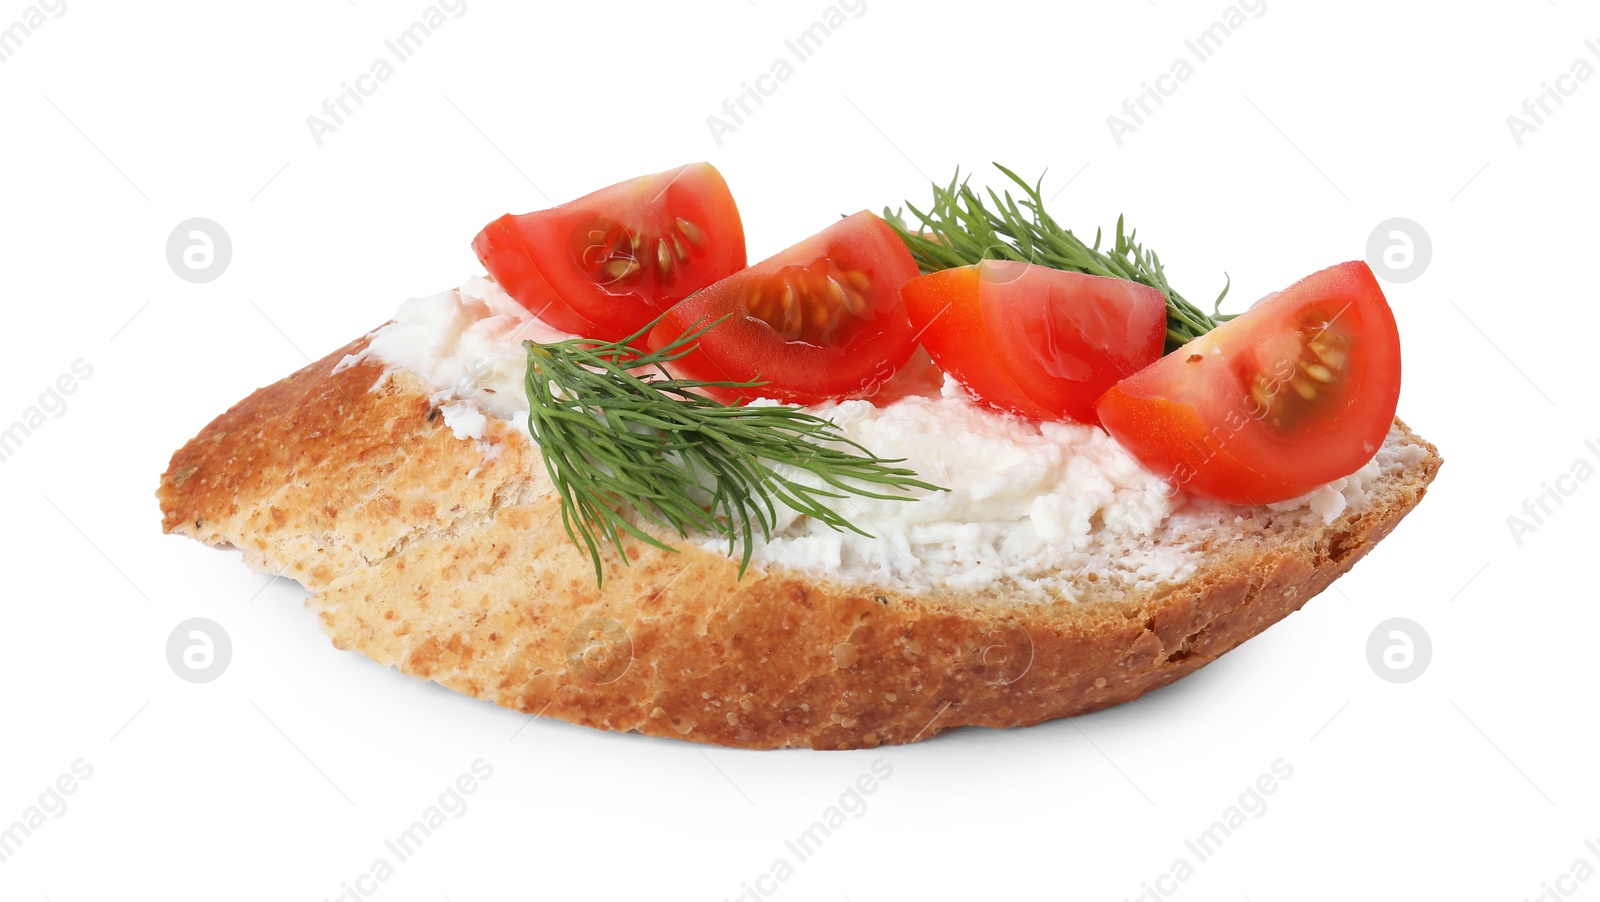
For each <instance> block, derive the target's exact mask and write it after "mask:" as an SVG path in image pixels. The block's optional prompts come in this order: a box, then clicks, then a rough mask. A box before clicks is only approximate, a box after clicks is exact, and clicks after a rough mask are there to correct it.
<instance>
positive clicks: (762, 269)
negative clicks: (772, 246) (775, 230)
mask: <svg viewBox="0 0 1600 902" xmlns="http://www.w3.org/2000/svg"><path fill="white" fill-rule="evenodd" d="M916 275H917V264H916V261H915V260H913V259H912V257H911V252H910V251H908V250H906V247H905V245H904V244H902V243H901V241H900V239H899V237H898V236H897V235H896V234H895V232H894V230H893V229H891V228H890V227H889V224H888V223H886V222H884V221H883V220H882V219H879V218H878V217H877V216H875V215H873V214H872V213H869V212H866V211H862V212H860V213H857V214H855V215H854V216H850V217H847V218H846V219H844V220H842V221H840V222H838V223H835V224H834V225H831V226H829V227H828V228H826V229H823V230H822V231H821V232H818V233H817V234H815V235H813V236H811V237H810V238H807V239H806V240H804V241H802V242H800V243H799V244H796V245H795V246H793V247H791V248H789V249H788V250H785V251H782V252H780V253H778V254H776V255H774V256H772V257H770V258H768V259H766V260H763V261H762V262H760V263H757V264H756V265H754V266H752V267H750V268H749V269H746V270H744V271H742V272H739V273H736V274H734V275H732V276H729V277H728V278H726V279H723V280H722V281H720V282H718V283H716V284H715V285H712V286H711V287H709V288H707V289H705V290H704V291H701V292H700V293H698V294H696V295H694V296H693V297H691V298H689V299H688V300H686V301H683V302H682V303H680V304H678V305H677V306H675V307H673V308H672V309H671V310H669V311H668V312H667V314H666V316H665V317H663V318H662V320H661V322H660V323H658V324H657V325H656V327H655V329H654V330H652V331H651V333H650V338H649V343H650V347H652V348H655V349H660V348H662V347H665V346H666V345H667V344H669V343H671V342H672V341H674V340H676V339H677V338H678V337H680V336H682V335H684V334H685V333H687V332H689V331H690V330H692V329H695V328H697V327H698V328H704V327H706V326H709V325H710V324H711V323H713V322H717V321H718V320H721V321H720V322H718V323H717V325H716V326H715V327H714V328H712V329H711V330H710V331H709V332H707V333H706V334H705V335H704V336H702V337H701V338H700V343H699V347H698V348H697V349H696V350H695V351H694V352H692V353H691V354H689V355H688V356H686V357H684V358H682V359H681V360H679V361H677V362H676V363H675V364H674V365H673V371H674V373H675V374H677V375H679V376H681V377H684V378H690V379H699V380H705V381H715V382H751V381H758V380H759V381H763V382H765V383H766V384H764V385H761V386H758V387H754V388H745V389H711V391H712V393H713V394H714V395H716V396H717V397H719V398H721V399H722V400H726V401H734V400H751V399H754V398H774V399H777V400H781V401H787V402H790V403H795V404H816V403H819V402H821V401H826V400H833V399H839V398H855V397H866V396H867V395H870V394H872V393H873V392H875V391H876V390H877V389H878V387H879V386H881V385H882V384H883V382H885V381H887V380H888V379H889V377H891V376H893V375H894V373H895V371H896V370H898V369H900V367H901V366H903V365H904V364H905V362H906V359H907V358H909V357H910V356H911V352H912V351H913V350H914V349H915V348H916V341H915V340H914V338H913V337H912V333H911V322H910V320H909V319H907V318H906V312H905V307H904V305H903V304H902V303H901V300H900V288H901V286H903V285H904V284H905V283H906V282H908V281H910V280H911V279H912V278H914V277H915V276H916ZM723 317H726V319H723Z"/></svg>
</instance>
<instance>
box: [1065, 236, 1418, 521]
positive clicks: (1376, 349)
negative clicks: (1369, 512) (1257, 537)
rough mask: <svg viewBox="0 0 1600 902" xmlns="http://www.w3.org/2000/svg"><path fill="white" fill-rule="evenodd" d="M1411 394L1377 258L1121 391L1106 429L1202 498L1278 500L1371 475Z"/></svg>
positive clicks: (1233, 326)
mask: <svg viewBox="0 0 1600 902" xmlns="http://www.w3.org/2000/svg"><path fill="white" fill-rule="evenodd" d="M1399 399H1400V336H1399V331H1398V330H1397V328H1396V327H1395V321H1394V314H1393V312H1392V311H1390V309H1389V304H1388V301H1387V300H1385V299H1384V296H1383V290H1382V289H1381V288H1379V287H1378V282H1377V280H1376V279H1375V278H1373V275H1372V270H1371V269H1369V268H1368V267H1367V265H1366V264H1365V263H1361V262H1352V263H1344V264H1340V265H1338V266H1334V267H1331V268H1329V269H1325V270H1322V271H1321V272H1318V273H1315V274H1313V275H1311V276H1308V277H1307V278H1305V279H1302V280H1301V281H1299V282H1296V283H1295V284H1293V285H1291V286H1289V287H1288V288H1286V289H1284V290H1283V291H1281V292H1279V293H1278V294H1276V295H1273V296H1271V297H1269V298H1267V299H1266V300H1263V301H1262V302H1260V303H1258V304H1257V305H1256V306H1255V307H1252V308H1251V309H1250V310H1249V311H1247V312H1246V313H1244V314H1241V315H1240V316H1239V317H1238V318H1236V319H1233V320H1231V321H1229V322H1227V323H1224V324H1223V325H1221V326H1219V327H1217V328H1216V329H1214V330H1213V331H1211V332H1209V333H1207V334H1205V335H1202V336H1200V337H1199V338H1196V339H1194V340H1193V341H1191V342H1189V343H1188V344H1186V345H1184V346H1183V347H1181V348H1179V349H1178V350H1176V351H1174V352H1172V353H1171V354H1168V355H1167V356H1166V357H1164V358H1162V359H1161V360H1159V361H1157V362H1156V363H1154V364H1152V365H1151V366H1149V367H1146V368H1145V369H1143V370H1141V371H1139V372H1138V373H1135V374H1134V375H1132V376H1130V377H1128V378H1127V379H1124V380H1122V381H1121V382H1119V383H1117V384H1116V385H1115V386H1113V387H1112V388H1111V389H1110V390H1109V391H1107V392H1106V393H1105V395H1104V396H1103V397H1102V398H1101V399H1100V400H1099V402H1098V403H1097V404H1096V405H1095V406H1096V410H1097V411H1098V412H1099V414H1100V421H1101V423H1102V424H1103V425H1104V426H1105V428H1106V431H1108V432H1110V433H1111V436H1112V437H1113V438H1115V439H1116V440H1117V441H1118V443H1120V444H1121V445H1122V446H1123V447H1124V448H1126V449H1127V450H1128V451H1129V453H1131V454H1132V455H1133V456H1134V457H1135V458H1137V459H1138V460H1139V461H1140V462H1141V463H1142V464H1144V466H1145V467H1147V468H1148V469H1150V470H1151V471H1152V472H1154V473H1156V474H1158V475H1161V476H1164V477H1166V478H1167V479H1168V480H1169V481H1171V482H1172V483H1174V484H1175V485H1177V486H1178V487H1180V488H1182V489H1183V490H1185V491H1187V492H1189V493H1191V494H1195V495H1198V496H1201V497H1206V498H1214V499H1217V500H1220V501H1228V502H1232V503H1235V504H1267V503H1271V502H1274V501H1284V500H1287V499H1290V498H1294V497H1298V496H1300V495H1303V494H1305V493H1306V492H1309V491H1311V490H1312V489H1313V488H1315V487H1317V486H1319V485H1321V484H1323V483H1326V482H1329V481H1331V480H1334V479H1338V478H1339V477H1341V476H1348V475H1349V474H1351V473H1353V472H1355V471H1356V470H1358V469H1360V468H1361V467H1362V466H1363V465H1364V464H1366V463H1367V461H1369V460H1371V459H1372V457H1373V455H1374V454H1376V453H1377V451H1378V448H1379V446H1381V445H1382V444H1383V440H1384V437H1385V436H1386V435H1387V434H1388V432H1389V428H1390V425H1391V424H1392V423H1393V421H1394V412H1395V408H1396V406H1397V405H1398V404H1399Z"/></svg>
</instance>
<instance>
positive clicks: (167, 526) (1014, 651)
mask: <svg viewBox="0 0 1600 902" xmlns="http://www.w3.org/2000/svg"><path fill="white" fill-rule="evenodd" d="M364 347H365V339H361V340H358V341H356V342H352V343H351V344H350V345H348V346H346V347H345V348H341V349H340V350H338V351H336V352H334V353H333V354H331V355H329V356H328V357H327V358H325V359H323V360H321V361H318V362H317V363H314V364H311V365H310V366H307V367H306V368H305V369H302V370H301V371H300V372H298V373H295V374H294V375H292V376H290V377H288V378H287V379H284V380H283V381H281V382H278V383H276V384H274V385H271V386H268V387H266V388H263V389H260V390H258V391H257V392H255V393H254V394H252V395H251V396H250V397H249V398H247V399H245V400H244V401H243V402H241V403H240V404H238V405H236V406H235V407H234V408H233V409H231V410H229V411H228V412H227V413H225V414H223V415H222V416H220V417H218V418H217V419H216V420H215V421H214V422H213V423H211V425H209V426H208V427H206V429H204V430H203V431H202V432H201V433H200V434H199V435H198V436H196V437H195V438H194V439H192V440H191V441H190V442H189V443H188V444H187V445H185V446H184V447H183V448H182V449H181V450H179V451H178V452H177V453H176V454H175V455H174V456H173V458H172V463H171V465H170V466H169V468H168V470H167V472H166V474H165V475H163V477H162V481H161V487H160V489H159V491H158V493H157V494H158V497H159V498H160V501H161V507H162V512H163V529H164V530H165V531H167V532H176V533H181V534H185V535H189V536H192V537H194V538H196V539H199V540H201V541H203V542H207V543H209V544H212V545H232V546H236V547H239V548H241V549H243V550H244V552H245V556H246V560H247V562H249V563H251V564H252V565H253V566H256V567H258V568H259V569H263V570H267V571H269V572H281V573H284V574H286V575H290V576H293V577H294V578H296V579H297V580H299V581H300V582H301V583H302V584H303V585H305V586H306V587H307V588H308V589H310V590H312V592H313V594H312V596H311V597H310V599H309V600H308V602H307V604H308V606H309V607H310V608H311V609H312V610H314V611H315V612H316V613H317V615H318V617H319V619H320V620H321V622H322V624H323V627H324V629H325V630H326V631H327V632H328V634H329V635H330V636H331V637H332V639H333V642H334V644H335V645H336V646H337V647H339V648H343V649H350V650H355V651H360V652H362V653H363V654H365V655H367V656H368V657H370V658H372V659H373V660H375V661H377V662H379V663H381V664H385V665H391V666H395V667H398V668H399V669H400V670H402V671H404V672H405V673H408V674H411V675H414V676H418V677H421V678H424V679H430V680H433V681H435V682H438V683H441V684H443V685H445V686H448V687H450V688H452V689H455V690H457V691H460V692H462V693H465V694H467V695H470V696H473V697H475V698H484V699H488V700H491V701H494V702H495V703H497V704H500V705H503V706H505V707H508V708H513V709H515V710H518V711H523V712H526V713H530V714H541V715H543V716H546V717H556V718H559V719H561V720H566V721H570V722H573V723H578V724H583V725H586V726H592V727H598V728H602V729H610V730H632V731H637V732H641V733H646V734H649V735H655V736H667V737H673V738H684V739H689V740H692V741H695V742H709V743H715V744H718V745H728V746H739V747H745V748H775V747H784V746H810V747H812V748H819V749H851V748H862V747H873V746H877V745H880V744H893V743H903V742H912V741H916V740H919V739H926V738H928V737H929V736H933V735H936V734H938V733H941V732H944V731H946V730H950V729H953V728H955V727H959V726H964V725H981V726H989V727H1011V726H1027V725H1032V724H1035V723H1039V722H1041V721H1045V720H1050V719H1053V718H1057V717H1067V716H1072V715H1075V714H1082V713H1086V712H1090V711H1096V710H1099V709H1102V708H1107V707H1110V706H1112V705H1117V704H1121V703H1122V702H1126V701H1130V700H1132V699H1135V698H1138V697H1139V696H1141V695H1143V694H1145V693H1146V692H1149V691H1151V690H1152V689H1156V688H1159V687H1161V686H1165V685H1167V684H1168V683H1171V682H1173V681H1174V680H1177V679H1179V678H1181V677H1183V676H1185V675H1187V674H1189V673H1192V672H1194V671H1195V670H1197V669H1199V668H1200V667H1202V666H1204V665H1205V664H1207V663H1209V662H1210V661H1212V660H1215V659H1216V658H1217V657H1218V656H1220V655H1222V654H1224V653H1226V652H1227V651H1229V650H1231V649H1233V648H1234V647H1236V646H1237V645H1239V644H1240V643H1241V642H1243V641H1245V640H1246V639H1249V638H1250V637H1252V636H1254V635H1256V634H1257V633H1260V632H1261V631H1262V630H1264V629H1266V628H1267V627H1268V626H1271V625H1272V624H1273V623H1276V622H1277V621H1279V620H1281V619H1282V618H1284V617H1285V616H1287V615H1288V614H1290V613H1291V612H1293V611H1295V610H1298V609H1299V608H1300V607H1301V606H1302V605H1304V604H1305V603H1306V602H1307V601H1308V600H1310V599H1311V598H1312V597H1313V596H1315V595H1316V594H1317V593H1318V592H1321V591H1322V590H1323V589H1324V588H1326V587H1327V586H1328V584H1329V583H1331V582H1332V581H1333V580H1335V579H1337V578H1338V577H1339V576H1340V575H1341V574H1343V573H1344V572H1345V571H1346V570H1348V569H1350V567H1351V566H1353V565H1354V564H1355V562H1356V561H1358V560H1360V559H1361V557H1363V556H1364V555H1365V554H1366V553H1367V552H1368V551H1369V550H1371V548H1372V547H1373V546H1374V545H1375V544H1377V542H1378V541H1379V540H1381V539H1382V538H1383V537H1384V536H1386V535H1388V533H1389V532H1390V531H1391V530H1392V529H1393V528H1394V527H1395V525H1396V524H1397V523H1399V521H1400V520H1401V518H1403V517H1404V516H1405V515H1406V514H1407V513H1408V512H1409V511H1410V510H1411V509H1412V508H1413V507H1415V506H1416V504H1417V503H1418V502H1419V501H1420V500H1421V499H1422V497H1423V494H1424V493H1425V492H1426V490H1427V487H1428V484H1429V483H1430V482H1431V481H1432V480H1433V478H1434V475H1435V474H1436V472H1437V471H1438V468H1439V466H1440V458H1439V455H1438V453H1437V450H1436V449H1435V448H1434V447H1433V446H1432V445H1430V444H1428V443H1427V442H1425V441H1423V440H1422V439H1420V438H1418V437H1417V436H1416V435H1415V434H1413V433H1411V431H1410V430H1409V429H1407V428H1406V427H1405V426H1404V424H1403V423H1400V422H1399V421H1398V420H1397V421H1396V428H1397V430H1399V431H1400V432H1401V433H1402V435H1403V436H1404V439H1405V441H1407V442H1409V443H1412V444H1415V445H1417V446H1418V447H1420V448H1421V449H1423V451H1424V454H1423V456H1422V459H1421V462H1420V464H1419V465H1417V466H1416V467H1415V468H1412V469H1409V470H1408V471H1407V472H1406V473H1405V474H1403V476H1402V477H1400V478H1395V479H1385V480H1383V481H1382V482H1381V484H1379V485H1378V487H1377V488H1376V490H1375V494H1374V498H1373V501H1372V503H1370V504H1368V505H1366V506H1364V507H1363V508H1362V509H1361V510H1359V511H1353V512H1348V513H1346V514H1344V515H1342V516H1340V517H1339V518H1338V519H1336V520H1335V521H1334V522H1333V523H1332V524H1328V525H1326V526H1323V525H1321V524H1320V523H1317V524H1315V525H1300V526H1297V527H1295V528H1294V529H1292V530H1291V531H1290V532H1288V533H1287V534H1284V535H1275V536H1272V537H1270V538H1255V537H1247V538H1244V539H1242V540H1240V541H1231V542H1226V543H1219V545H1220V547H1215V548H1209V549H1207V550H1206V553H1205V555H1204V557H1203V561H1202V563H1201V565H1200V567H1199V570H1198V571H1197V572H1196V573H1195V574H1193V575H1192V576H1191V577H1190V578H1188V579H1186V580H1185V581H1183V582H1182V583H1177V584H1163V585H1161V586H1159V587H1157V588H1155V589H1154V590H1149V591H1143V592H1137V593H1128V594H1126V595H1123V596H1121V597H1114V598H1109V599H1106V600H1101V601H1094V602H1078V603H1074V602H1070V601H1065V600H1061V601H1055V602H1046V601H1039V600H1035V599H1015V598H1008V597H1006V596H1005V594H1004V592H1003V591H1002V590H994V591H990V592H984V593H963V594H947V593H936V594H917V593H907V592H904V591H894V590H890V589H884V588H881V587H872V586H862V585H853V584H852V585H847V584H841V583H835V582H828V581H822V580H818V579H816V578H813V577H810V576H806V575H803V574H799V573H794V572H788V571H785V570H781V569H770V570H760V569H757V568H752V569H751V570H750V571H749V572H747V573H746V574H745V575H744V577H743V579H740V578H738V574H737V566H736V564H735V563H734V562H732V561H730V560H728V559H727V558H726V557H724V556H722V555H721V554H718V553H715V552H712V551H707V550H702V549H700V548H696V547H692V546H689V547H683V548H682V549H681V550H680V551H679V552H678V553H676V554H668V553H665V552H662V551H659V550H657V549H654V548H651V547H649V546H645V545H642V544H636V545H634V546H632V547H631V548H630V556H631V558H632V563H631V565H628V566H623V565H622V564H621V562H620V561H619V560H618V559H617V556H616V555H615V553H610V554H608V555H607V558H606V573H607V578H606V582H605V585H604V588H603V589H602V588H599V587H597V586H596V585H595V580H594V572H593V568H592V564H591V563H590V561H589V558H588V557H587V555H586V554H585V553H583V552H581V551H579V550H578V549H577V548H575V547H574V546H573V545H572V543H571V542H570V541H569V540H568V538H567V536H566V534H565V532H564V530H563V528H562V525H561V519H560V506H559V502H558V501H557V499H556V498H555V497H554V496H553V494H551V492H550V491H549V486H548V482H547V481H546V480H545V477H544V475H543V468H542V464H541V462H540V460H539V458H538V450H537V448H536V447H535V446H533V445H532V443H530V442H528V441H527V440H526V439H525V438H524V437H523V436H522V434H521V433H519V432H516V431H515V430H514V429H512V428H511V427H510V426H508V425H507V424H505V423H502V422H500V421H497V420H494V419H493V418H490V420H489V425H488V427H487V429H488V431H487V432H486V433H485V434H484V436H483V438H482V439H481V440H480V439H471V438H469V439H461V438H457V437H456V436H455V435H454V434H452V432H451V430H450V428H449V427H447V426H446V425H445V423H444V418H443V417H442V416H440V415H439V412H438V408H437V406H436V405H435V404H434V402H433V401H432V400H430V398H429V393H428V390H427V388H426V387H425V386H424V385H423V384H422V383H421V382H419V381H418V380H417V379H415V378H414V377H412V376H410V375H409V374H406V373H404V372H394V373H390V374H388V375H385V373H384V370H383V368H382V367H381V366H379V365H377V364H375V363H372V362H360V363H357V364H355V365H353V366H347V367H343V368H339V369H338V371H337V372H335V369H336V367H337V365H338V364H339V363H340V362H341V361H342V360H344V359H345V357H346V355H350V354H356V353H358V352H359V351H360V350H362V348H364ZM679 544H680V545H681V544H683V543H681V542H680V543H679ZM1102 594H1104V593H1102Z"/></svg>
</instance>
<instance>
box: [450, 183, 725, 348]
mask: <svg viewBox="0 0 1600 902" xmlns="http://www.w3.org/2000/svg"><path fill="white" fill-rule="evenodd" d="M472 247H473V250H475V251H476V252H477V254H478V259H479V260H480V261H482V263H483V265H484V267H485V268H487V269H488V270H489V274H490V275H491V276H493V277H494V279H495V281H497V282H499V283H500V284H501V286H503V287H504V288H505V290H506V292H507V293H508V294H510V295H511V296H512V297H513V298H515V299H516V300H517V301H518V302H519V303H521V304H522V305H523V306H524V307H527V308H528V309H529V310H530V311H532V312H533V313H534V315H535V316H538V317H539V318H540V319H542V320H544V321H545V322H547V323H549V324H550V325H552V326H555V327H556V328H558V329H562V330H565V331H567V332H572V333H574V334H577V335H582V336H584V337H586V338H595V339H601V340H605V341H616V340H620V339H623V338H626V337H628V336H630V335H633V334H634V333H636V332H638V331H639V330H640V329H642V328H644V327H645V326H646V325H647V324H648V323H649V322H650V321H651V320H653V319H655V318H656V317H657V316H659V315H660V314H661V313H662V312H663V311H665V310H667V309H668V308H669V307H671V306H672V305H673V304H676V303H677V302H678V301H681V300H683V299H684V298H686V297H688V296H689V295H691V294H693V293H694V292H696V291H699V290H700V289H702V288H704V287H706V286H707V285H710V284H712V283H713V282H716V281H717V280H718V279H722V278H724V277H726V276H729V275H731V274H733V273H735V272H738V271H739V270H741V269H743V268H744V266H745V249H744V225H743V223H742V222H741V221H740V219H739V210H738V207H736V206H735V205H734V202H733V195H732V194H731V193H729V191H728V185H727V182H725V181H723V179H722V175H721V173H719V172H717V170H716V169H715V168H713V167H712V166H711V164H710V163H691V164H689V165H687V166H680V167H679V168H677V169H673V170H669V171H667V172H660V173H657V174H655V175H647V176H641V177H640V178H636V179H630V180H629V181H626V182H621V183H619V184H616V185H612V186H611V187H609V188H602V189H600V190H599V191H596V192H594V193H593V194H589V195H586V196H584V197H580V198H578V199H577V200H575V201H571V202H570V203H565V204H562V205H561V206H559V207H553V208H551V209H549V210H540V211H538V212H534V213H524V214H521V215H518V216H513V215H510V214H507V215H505V216H502V217H500V218H499V219H497V220H495V221H494V222H491V223H489V225H487V226H486V227H484V229H483V231H482V232H480V233H478V237H477V238H476V239H475V240H474V241H473V242H472Z"/></svg>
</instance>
